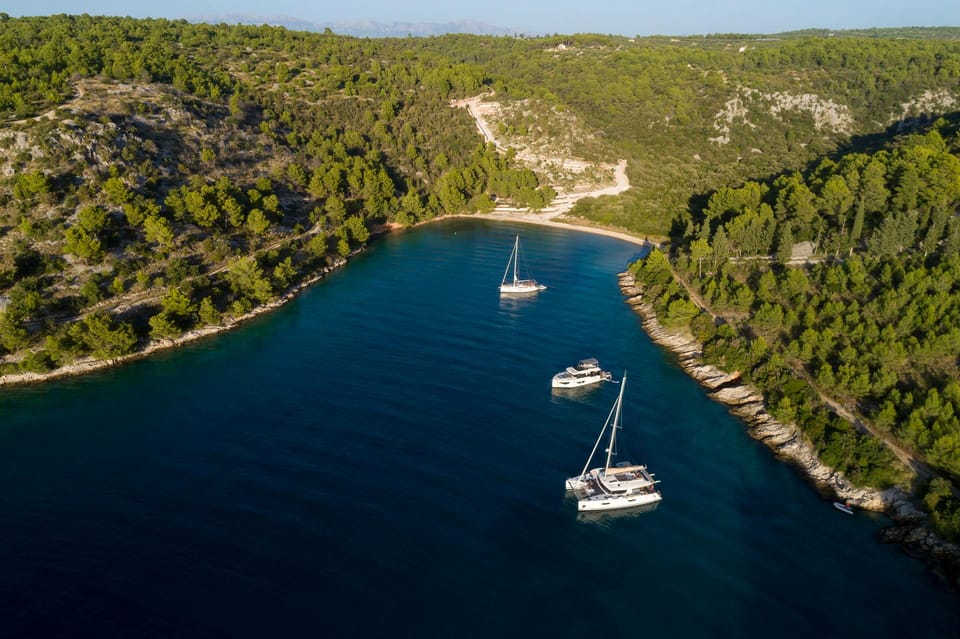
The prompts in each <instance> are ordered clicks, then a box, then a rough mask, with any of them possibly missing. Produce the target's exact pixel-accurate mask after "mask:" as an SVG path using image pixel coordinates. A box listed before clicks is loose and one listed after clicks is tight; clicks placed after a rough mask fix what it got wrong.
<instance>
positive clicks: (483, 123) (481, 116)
mask: <svg viewBox="0 0 960 639" xmlns="http://www.w3.org/2000/svg"><path fill="white" fill-rule="evenodd" d="M489 95H491V94H489V93H485V94H481V95H478V96H474V97H472V98H466V99H464V100H455V101H453V102H451V103H450V105H451V106H453V107H456V108H465V109H466V110H467V112H468V113H469V114H470V115H471V116H472V117H473V119H474V120H475V121H476V123H477V129H478V130H479V131H480V134H481V135H483V138H484V140H486V141H487V142H490V143H492V144H493V145H494V147H496V149H497V150H498V151H500V152H505V151H506V149H507V146H508V145H506V144H504V142H503V141H502V140H499V139H497V137H496V136H495V135H494V134H493V130H492V129H491V126H490V122H489V121H488V116H489V115H492V114H493V113H495V112H496V111H497V109H498V108H499V105H498V104H497V103H496V102H484V101H483V98H485V97H487V96H489ZM517 157H518V158H520V159H521V160H526V161H530V162H532V163H538V162H539V163H541V164H547V163H554V164H557V165H560V166H568V167H578V168H580V169H581V170H582V169H583V168H584V167H587V166H590V164H589V163H586V162H582V161H580V160H576V159H571V158H563V157H552V156H547V155H543V154H537V153H534V152H533V151H524V152H523V153H521V154H518V156H517ZM596 166H599V167H600V168H605V169H612V170H613V183H612V184H608V185H606V186H602V187H596V186H594V185H591V184H586V183H585V184H581V185H576V186H574V187H573V188H570V189H567V190H566V192H564V191H563V190H562V189H561V188H560V187H558V186H556V185H554V187H553V188H554V189H555V190H556V191H557V192H558V193H559V195H558V196H557V197H556V198H555V199H554V200H553V202H551V203H550V206H548V207H545V208H543V209H540V210H539V211H535V210H533V209H529V208H524V209H520V208H513V207H509V206H498V207H496V208H495V209H494V211H493V213H487V214H484V215H483V217H486V218H491V217H492V218H495V219H503V220H514V221H521V222H534V223H541V222H548V221H550V220H552V219H553V218H555V217H558V216H561V215H564V214H566V213H569V212H570V210H571V209H572V208H573V206H574V205H575V204H576V203H577V201H579V200H580V199H582V198H585V197H600V196H602V195H618V194H620V193H623V192H624V191H626V190H627V189H629V188H630V178H628V177H627V161H626V160H620V161H619V162H617V164H606V165H604V164H601V165H596ZM562 226H564V227H569V226H572V225H569V224H563V225H562ZM583 230H588V231H590V232H593V233H600V232H601V231H600V229H594V228H593V227H583ZM618 237H621V238H622V239H627V237H628V236H626V234H619V235H618ZM635 240H636V238H630V239H629V240H628V241H635ZM644 243H646V241H644Z"/></svg>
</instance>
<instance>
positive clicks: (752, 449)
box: [0, 220, 960, 639]
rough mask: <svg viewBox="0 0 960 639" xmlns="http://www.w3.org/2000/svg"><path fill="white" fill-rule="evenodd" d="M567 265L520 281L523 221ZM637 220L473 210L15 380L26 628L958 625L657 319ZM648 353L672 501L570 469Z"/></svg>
mask: <svg viewBox="0 0 960 639" xmlns="http://www.w3.org/2000/svg"><path fill="white" fill-rule="evenodd" d="M517 232H520V233H521V237H522V239H521V248H522V251H523V253H524V257H525V261H526V263H527V265H528V266H529V267H530V268H531V270H532V273H533V275H534V276H535V277H536V278H537V279H539V280H541V281H543V282H545V283H547V284H548V285H549V286H550V288H549V289H548V290H547V291H544V292H543V293H541V294H540V295H539V296H537V297H535V298H532V299H514V300H506V299H500V297H499V295H498V292H497V286H498V285H499V283H500V278H501V276H502V274H503V269H504V267H505V266H506V260H507V257H508V255H509V252H510V249H511V245H512V242H513V238H514V235H515V234H516V233H517ZM637 256H638V248H637V247H636V246H632V245H630V244H626V243H624V242H621V241H618V240H613V239H609V238H604V237H598V236H593V235H587V234H581V233H577V232H573V231H564V230H556V229H549V228H537V227H526V226H524V227H518V226H509V225H498V224H493V223H483V222H475V221H466V220H460V221H452V222H445V223H440V224H436V225H433V226H427V227H425V228H421V229H417V230H414V231H411V232H407V233H403V234H398V235H395V236H392V237H387V238H385V239H382V240H380V241H378V242H376V243H375V245H374V246H373V247H372V248H371V249H370V250H369V251H368V252H367V253H365V254H363V255H361V256H358V257H357V258H355V259H354V260H353V261H352V262H351V264H350V265H349V266H348V267H347V268H345V269H342V270H341V271H339V272H337V273H336V274H334V275H332V276H331V277H329V278H328V279H326V280H325V281H323V282H320V283H318V284H317V285H315V286H314V287H312V288H311V289H310V290H308V291H306V292H305V293H304V294H302V295H301V296H300V297H299V298H298V299H297V300H295V301H293V302H292V303H290V304H288V305H287V306H286V307H284V308H283V309H280V310H278V311H276V312H274V313H272V314H270V315H269V316H268V317H264V318H259V319H258V320H255V321H254V322H251V323H250V324H248V325H246V326H244V327H243V328H241V329H239V330H237V331H234V332H232V333H230V334H227V335H222V336H218V337H215V338H212V339H210V340H207V341H204V342H202V343H199V344H195V345H192V346H190V347H188V348H184V349H182V350H180V351H178V352H175V353H166V354H162V355H160V356H158V357H155V358H153V359H150V360H147V361H141V362H137V363H134V364H131V365H128V366H124V367H122V368H119V369H116V370H113V371H108V372H105V373H102V374H97V375H93V376H89V377H85V378H79V379H74V380H69V381H64V382H56V383H51V384H46V385H42V386H37V387H32V388H19V389H2V390H0V486H2V489H0V535H2V537H0V607H2V609H0V635H2V636H11V637H87V636H91V637H93V636H95V637H157V636H168V637H226V636H236V637H293V636H305V637H306V636H309V637H381V636H400V637H439V636H443V637H497V636H525V637H531V636H532V637H540V636H559V637H585V636H588V635H591V636H604V635H607V636H632V635H633V634H634V633H637V634H638V635H639V636H648V637H703V636H714V637H771V636H776V637H797V638H803V639H809V638H810V637H842V638H844V639H850V638H854V637H870V638H876V637H924V638H925V639H928V638H932V637H951V638H955V637H957V636H958V635H960V605H958V599H957V598H956V597H954V596H951V595H949V594H947V593H945V592H944V591H943V590H941V588H940V586H939V585H938V583H937V582H936V580H935V579H934V578H933V577H932V576H931V575H930V574H929V573H928V572H927V571H926V570H925V568H924V567H923V566H922V565H921V564H920V563H919V562H916V561H914V560H912V559H909V558H908V557H906V556H905V555H904V554H903V553H902V552H901V551H900V550H899V548H897V547H895V546H887V545H882V544H880V543H878V542H877V541H876V535H877V531H878V530H879V529H880V528H881V527H883V526H884V525H886V524H887V521H886V520H885V519H884V518H883V517H881V516H874V515H869V514H865V513H858V514H857V515H856V516H854V517H850V516H847V515H844V514H842V513H839V512H837V511H836V510H834V509H833V508H832V507H831V505H830V503H829V502H827V501H824V500H823V499H821V498H820V497H819V496H818V495H817V493H816V492H815V490H814V489H813V488H812V487H811V486H809V485H808V484H807V483H806V482H805V481H804V480H803V479H802V478H800V477H799V476H798V475H797V474H796V472H795V471H793V470H792V469H791V468H789V467H788V466H786V465H784V464H782V463H779V462H777V461H776V460H774V459H773V457H772V456H771V454H770V452H769V451H768V450H767V449H766V448H765V447H763V446H762V445H760V444H758V443H756V442H754V441H753V440H751V439H750V438H749V437H748V436H747V435H746V434H745V433H744V429H743V427H742V425H741V424H740V423H739V422H738V421H737V420H736V419H734V418H733V417H731V416H729V415H728V414H727V412H726V410H725V409H724V408H723V407H722V406H720V405H718V404H715V403H713V402H711V401H710V400H708V399H707V398H706V397H705V395H704V392H703V390H702V389H701V388H700V387H699V386H698V385H697V384H696V383H694V382H693V381H692V380H691V379H689V378H688V377H687V376H686V375H685V374H684V373H683V372H682V371H681V370H680V369H679V368H678V367H677V366H676V365H675V364H674V363H673V360H672V358H671V356H670V355H669V354H668V353H665V352H663V351H662V350H661V349H659V348H658V347H656V346H655V345H653V344H652V343H651V342H650V340H649V339H648V338H647V337H646V335H645V334H644V332H643V330H642V328H641V325H640V321H639V319H638V317H637V316H636V315H634V313H633V312H632V311H631V310H630V308H629V307H628V306H627V305H626V304H624V303H623V300H622V297H621V295H620V292H619V290H618V288H617V282H616V274H617V273H618V272H620V271H622V270H623V269H624V267H625V266H626V264H627V263H628V262H629V261H630V260H632V259H634V258H636V257H637ZM590 356H593V357H597V358H599V360H600V362H601V364H603V365H604V366H605V367H608V368H610V369H612V370H613V371H615V374H616V377H617V378H619V377H620V376H621V375H622V373H623V371H627V374H628V378H629V379H628V384H627V387H626V394H625V397H624V430H623V431H622V441H623V443H624V446H625V447H626V449H627V451H628V452H629V453H630V457H629V459H630V460H631V461H635V462H643V463H647V464H648V465H649V466H650V468H651V470H653V471H654V472H655V473H656V474H657V477H658V478H659V479H660V480H661V481H662V484H661V490H662V493H663V496H664V501H663V502H662V503H661V504H660V505H659V507H658V508H656V509H655V510H653V511H651V512H641V513H630V514H625V515H621V516H607V517H605V518H600V519H586V520H584V519H581V518H578V516H577V512H576V504H575V503H574V502H573V501H571V500H569V499H567V498H566V497H565V495H564V490H563V482H564V479H565V478H566V477H567V476H570V475H573V474H576V473H578V472H579V471H580V469H581V467H582V465H583V463H584V462H585V460H586V456H587V454H588V453H589V452H590V448H591V447H592V445H593V442H594V440H595V438H596V436H597V434H598V432H599V430H600V427H601V426H602V425H603V422H604V419H605V418H606V415H607V412H608V411H609V409H610V406H611V405H612V403H613V401H614V399H615V397H616V393H617V390H618V387H617V386H616V385H614V384H606V385H603V386H600V387H598V388H594V389H592V390H589V391H587V392H584V393H578V394H569V393H568V394H566V395H561V394H555V393H552V392H551V390H550V377H551V376H552V375H553V374H554V373H555V372H557V371H558V370H560V369H562V368H563V367H565V366H567V365H569V364H572V363H574V362H576V361H577V360H578V359H580V358H582V357H590Z"/></svg>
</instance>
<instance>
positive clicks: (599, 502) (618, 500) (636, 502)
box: [568, 480, 663, 512]
mask: <svg viewBox="0 0 960 639" xmlns="http://www.w3.org/2000/svg"><path fill="white" fill-rule="evenodd" d="M568 481H569V480H568ZM661 499H663V497H661V496H660V493H657V492H653V493H639V494H635V495H616V496H614V495H594V496H592V497H586V498H584V499H581V500H579V501H578V502H577V510H579V511H581V512H588V511H596V510H620V509H621V508H634V507H636V506H646V505H647V504H653V503H656V502H658V501H660V500H661Z"/></svg>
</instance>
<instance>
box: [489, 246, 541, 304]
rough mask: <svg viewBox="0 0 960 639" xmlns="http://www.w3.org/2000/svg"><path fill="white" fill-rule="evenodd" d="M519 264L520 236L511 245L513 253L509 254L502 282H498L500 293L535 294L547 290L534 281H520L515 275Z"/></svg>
mask: <svg viewBox="0 0 960 639" xmlns="http://www.w3.org/2000/svg"><path fill="white" fill-rule="evenodd" d="M519 262H520V236H519V235H518V236H517V240H516V241H515V242H514V243H513V252H512V253H510V259H509V260H508V261H507V268H506V270H505V271H504V272H503V280H502V281H501V282H500V293H501V294H502V293H537V292H539V291H542V290H544V289H545V288H547V287H546V286H544V285H543V284H538V283H537V280H534V279H520V277H519V276H518V275H517V270H518V269H519V266H518V264H519ZM511 267H512V269H513V279H512V280H508V279H507V276H508V275H509V274H510V270H511Z"/></svg>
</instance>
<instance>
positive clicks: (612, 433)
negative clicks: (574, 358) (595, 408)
mask: <svg viewBox="0 0 960 639" xmlns="http://www.w3.org/2000/svg"><path fill="white" fill-rule="evenodd" d="M626 385H627V372H626V371H624V372H623V379H621V380H620V395H619V396H618V397H617V404H616V406H615V408H616V411H617V414H616V415H615V416H614V418H613V425H612V426H611V428H610V446H609V447H608V448H607V465H606V466H605V467H604V469H603V474H604V475H606V474H607V471H608V470H610V458H611V457H613V447H614V444H615V442H616V440H617V429H618V428H620V407H621V405H622V404H623V389H624V388H625V387H626Z"/></svg>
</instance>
